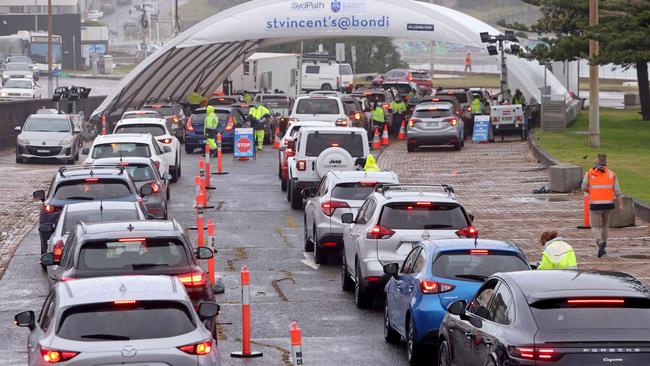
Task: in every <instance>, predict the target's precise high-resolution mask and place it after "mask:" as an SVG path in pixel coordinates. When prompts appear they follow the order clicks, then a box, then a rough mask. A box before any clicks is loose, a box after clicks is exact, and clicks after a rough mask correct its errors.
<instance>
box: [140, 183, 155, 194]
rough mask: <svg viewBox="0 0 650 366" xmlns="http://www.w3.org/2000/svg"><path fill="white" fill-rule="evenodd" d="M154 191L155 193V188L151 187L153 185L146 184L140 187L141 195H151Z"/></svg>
mask: <svg viewBox="0 0 650 366" xmlns="http://www.w3.org/2000/svg"><path fill="white" fill-rule="evenodd" d="M152 193H153V188H151V186H148V185H144V186H142V187H140V195H141V196H148V195H150V194H152Z"/></svg>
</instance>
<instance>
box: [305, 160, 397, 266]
mask: <svg viewBox="0 0 650 366" xmlns="http://www.w3.org/2000/svg"><path fill="white" fill-rule="evenodd" d="M381 184H399V179H398V178H397V174H395V173H393V172H362V171H353V172H339V171H331V172H329V173H327V175H326V176H324V177H323V180H321V182H320V186H319V187H318V190H313V191H310V192H309V195H310V196H312V198H310V199H309V200H308V201H307V203H306V204H305V219H304V223H305V225H304V228H305V251H306V252H311V251H313V252H314V261H315V262H316V263H317V264H321V263H326V262H327V256H328V254H329V253H334V252H336V253H340V251H341V249H342V248H343V229H344V228H345V225H344V224H343V223H342V222H341V215H343V214H345V213H352V214H356V213H357V211H358V210H359V207H361V205H362V204H363V201H365V200H366V198H367V197H368V195H370V194H371V193H372V192H374V191H375V187H376V186H377V185H381Z"/></svg>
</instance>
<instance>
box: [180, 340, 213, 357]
mask: <svg viewBox="0 0 650 366" xmlns="http://www.w3.org/2000/svg"><path fill="white" fill-rule="evenodd" d="M178 349H179V350H181V351H183V352H185V353H189V354H190V355H199V356H202V355H207V354H208V353H210V352H211V351H212V339H208V340H206V341H203V342H199V343H194V344H188V345H186V346H181V347H178Z"/></svg>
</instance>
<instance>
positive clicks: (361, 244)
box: [355, 198, 377, 258]
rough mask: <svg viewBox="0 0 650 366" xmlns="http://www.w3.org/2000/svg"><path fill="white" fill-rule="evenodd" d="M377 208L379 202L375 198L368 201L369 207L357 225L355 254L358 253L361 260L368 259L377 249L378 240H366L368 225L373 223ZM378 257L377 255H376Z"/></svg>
mask: <svg viewBox="0 0 650 366" xmlns="http://www.w3.org/2000/svg"><path fill="white" fill-rule="evenodd" d="M376 208H377V202H376V201H375V200H374V199H373V198H369V199H368V207H366V211H365V212H364V214H363V217H362V221H361V222H359V223H357V225H355V237H356V241H355V242H356V245H357V247H356V248H355V252H356V253H358V255H359V258H367V257H368V255H369V250H371V249H374V250H376V249H377V240H376V239H368V238H366V232H367V231H368V225H369V224H370V222H371V219H372V217H373V214H374V212H375V209H376ZM375 255H376V254H375Z"/></svg>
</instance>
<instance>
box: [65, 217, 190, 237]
mask: <svg viewBox="0 0 650 366" xmlns="http://www.w3.org/2000/svg"><path fill="white" fill-rule="evenodd" d="M77 230H79V234H80V235H81V236H83V239H84V240H110V239H115V238H142V237H144V238H156V237H180V236H181V235H183V228H182V227H181V225H180V224H179V223H178V222H177V221H176V220H169V221H162V220H146V221H142V220H133V221H105V222H99V223H92V224H85V223H81V224H80V225H79V226H77Z"/></svg>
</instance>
